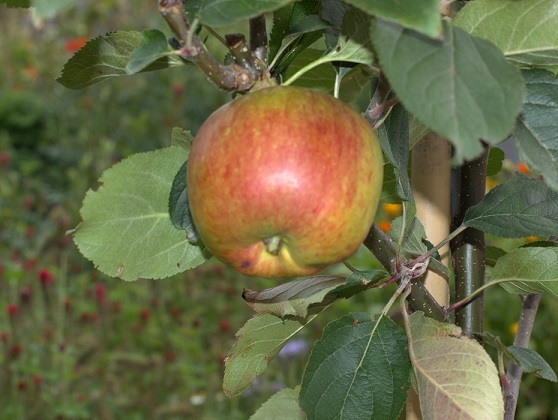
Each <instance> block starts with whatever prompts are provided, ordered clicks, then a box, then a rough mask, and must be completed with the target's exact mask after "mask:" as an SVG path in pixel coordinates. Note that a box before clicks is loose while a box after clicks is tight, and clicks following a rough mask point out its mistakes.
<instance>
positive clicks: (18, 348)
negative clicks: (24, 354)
mask: <svg viewBox="0 0 558 420" xmlns="http://www.w3.org/2000/svg"><path fill="white" fill-rule="evenodd" d="M10 354H11V355H12V358H14V359H17V358H18V357H19V355H20V354H21V346H20V345H19V344H14V345H13V346H12V349H11V351H10Z"/></svg>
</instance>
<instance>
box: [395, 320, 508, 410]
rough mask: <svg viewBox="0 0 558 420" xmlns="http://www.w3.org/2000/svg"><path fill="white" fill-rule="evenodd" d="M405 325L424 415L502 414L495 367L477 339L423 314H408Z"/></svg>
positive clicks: (500, 393) (502, 406)
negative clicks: (463, 334)
mask: <svg viewBox="0 0 558 420" xmlns="http://www.w3.org/2000/svg"><path fill="white" fill-rule="evenodd" d="M406 328H407V335H408V339H409V355H410V357H411V362H412V364H413V370H414V372H415V378H416V385H417V392H418V395H419V400H420V407H421V411H422V416H423V418H428V419H501V418H503V415H504V400H503V398H502V391H501V388H500V379H499V376H498V372H497V370H496V366H495V365H494V363H493V362H492V360H491V358H490V356H489V355H488V354H487V353H486V351H485V350H484V349H483V347H482V346H481V345H480V344H479V343H478V342H477V341H476V340H474V339H471V338H468V337H467V336H462V335H461V328H459V327H457V326H455V325H453V324H447V323H442V322H438V321H435V320H433V319H431V318H427V317H425V316H424V314H423V313H422V312H415V313H413V314H412V315H410V316H409V317H408V318H406Z"/></svg>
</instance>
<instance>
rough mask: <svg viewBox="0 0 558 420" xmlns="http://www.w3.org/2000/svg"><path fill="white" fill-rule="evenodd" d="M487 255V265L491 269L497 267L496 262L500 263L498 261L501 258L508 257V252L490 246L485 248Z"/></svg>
mask: <svg viewBox="0 0 558 420" xmlns="http://www.w3.org/2000/svg"><path fill="white" fill-rule="evenodd" d="M485 253H486V264H487V265H489V266H491V267H494V266H495V265H496V262H497V261H498V259H500V257H503V256H504V255H506V251H504V250H503V249H501V248H498V247H496V246H491V245H488V246H487V247H486V248H485Z"/></svg>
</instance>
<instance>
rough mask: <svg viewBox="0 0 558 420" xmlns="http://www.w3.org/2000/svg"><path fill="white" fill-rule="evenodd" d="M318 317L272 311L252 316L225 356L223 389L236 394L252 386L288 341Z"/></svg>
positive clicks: (230, 396) (228, 395)
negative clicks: (278, 314) (304, 319)
mask: <svg viewBox="0 0 558 420" xmlns="http://www.w3.org/2000/svg"><path fill="white" fill-rule="evenodd" d="M315 317H316V315H314V316H312V317H310V318H309V319H308V320H307V322H306V323H300V322H299V321H295V320H292V319H285V320H282V319H281V318H277V317H276V316H273V315H269V314H265V315H257V316H255V317H254V318H252V319H250V320H248V322H246V324H244V326H243V327H242V328H241V329H240V330H239V331H238V333H237V334H236V338H237V341H236V343H234V345H233V347H232V349H231V351H230V352H229V353H228V355H227V357H226V358H225V375H224V378H223V391H224V392H225V394H226V395H227V397H229V398H232V397H235V396H237V395H240V394H242V393H243V392H244V391H246V390H247V389H248V388H250V386H252V383H253V382H254V379H255V378H256V376H259V375H261V374H262V373H264V372H265V370H266V368H267V363H268V362H270V361H271V360H273V359H274V358H275V357H276V356H277V354H279V351H281V349H282V348H283V346H284V345H285V343H286V342H287V341H288V340H289V339H290V338H291V337H293V336H294V335H295V334H296V333H298V332H299V331H300V330H301V329H303V328H304V327H305V325H306V324H307V323H309V322H310V321H312V320H313V319H314V318H315Z"/></svg>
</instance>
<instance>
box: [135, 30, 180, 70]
mask: <svg viewBox="0 0 558 420" xmlns="http://www.w3.org/2000/svg"><path fill="white" fill-rule="evenodd" d="M174 56H175V52H174V50H173V49H172V48H171V47H170V45H169V43H168V42H167V38H166V37H165V34H164V33H162V32H161V31H159V30H157V29H149V30H146V31H143V32H142V33H141V45H140V46H139V47H137V48H136V49H135V50H134V51H132V54H130V60H129V61H128V64H127V65H126V73H128V74H135V73H139V72H140V71H143V70H145V69H146V68H147V67H148V66H149V65H150V64H153V63H155V62H157V65H158V66H161V67H162V68H164V67H165V66H170V65H172V60H171V59H172V58H173V57H174ZM176 64H177V65H178V64H181V63H180V62H178V61H176Z"/></svg>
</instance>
